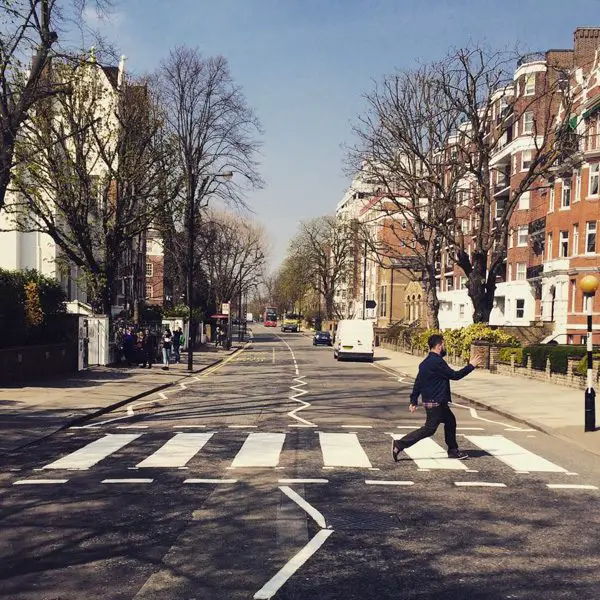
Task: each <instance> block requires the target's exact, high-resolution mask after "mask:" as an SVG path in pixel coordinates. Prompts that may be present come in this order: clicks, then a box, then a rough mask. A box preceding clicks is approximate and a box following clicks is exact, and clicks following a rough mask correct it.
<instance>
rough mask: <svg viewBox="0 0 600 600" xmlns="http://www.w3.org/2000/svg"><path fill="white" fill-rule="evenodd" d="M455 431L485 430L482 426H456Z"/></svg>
mask: <svg viewBox="0 0 600 600" xmlns="http://www.w3.org/2000/svg"><path fill="white" fill-rule="evenodd" d="M456 430H457V431H485V428H484V427H457V428H456Z"/></svg>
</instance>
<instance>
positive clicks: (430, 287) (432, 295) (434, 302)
mask: <svg viewBox="0 0 600 600" xmlns="http://www.w3.org/2000/svg"><path fill="white" fill-rule="evenodd" d="M430 264H432V265H433V264H434V262H433V261H432V262H431V263H430ZM423 282H424V284H425V306H426V307H427V327H428V328H430V329H439V328H440V319H439V312H440V301H439V299H438V295H437V287H436V283H437V282H436V279H435V269H427V272H426V273H425V277H424V278H423Z"/></svg>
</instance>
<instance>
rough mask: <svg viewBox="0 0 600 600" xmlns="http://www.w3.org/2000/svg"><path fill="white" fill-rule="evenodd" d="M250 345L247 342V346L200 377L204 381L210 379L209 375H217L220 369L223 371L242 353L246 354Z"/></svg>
mask: <svg viewBox="0 0 600 600" xmlns="http://www.w3.org/2000/svg"><path fill="white" fill-rule="evenodd" d="M250 343H251V342H246V345H245V346H244V347H243V348H242V349H241V350H238V351H237V352H234V353H233V354H232V355H231V356H228V357H227V358H226V359H225V360H224V361H223V362H221V363H219V364H218V365H215V366H214V367H209V368H208V369H206V371H203V372H202V374H201V376H200V377H201V378H202V379H204V378H205V377H208V376H209V375H212V374H213V373H216V372H217V371H218V370H219V369H222V368H223V367H224V366H225V365H226V364H228V363H229V362H231V361H232V360H233V359H234V358H237V357H238V356H240V354H242V352H244V351H245V350H246V349H247V348H248V346H249V345H250Z"/></svg>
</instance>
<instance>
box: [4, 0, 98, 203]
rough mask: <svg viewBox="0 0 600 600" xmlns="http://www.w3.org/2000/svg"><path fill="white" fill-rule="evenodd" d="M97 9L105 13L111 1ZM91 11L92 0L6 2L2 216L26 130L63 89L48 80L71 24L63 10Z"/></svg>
mask: <svg viewBox="0 0 600 600" xmlns="http://www.w3.org/2000/svg"><path fill="white" fill-rule="evenodd" d="M91 4H92V5H93V6H95V8H96V9H97V10H99V11H104V10H105V9H107V8H109V7H110V0H95V1H93V2H91ZM85 6H86V0H73V1H71V2H68V1H63V2H60V1H59V0H0V211H2V209H3V208H4V203H5V196H6V190H7V188H8V185H9V183H10V179H11V171H12V167H13V160H14V152H15V144H16V142H17V136H18V133H19V130H20V128H21V126H22V125H23V123H24V122H25V121H26V119H27V117H28V115H29V112H30V110H31V109H32V107H34V106H35V104H36V103H37V102H39V101H40V100H43V99H45V98H48V97H49V96H51V95H53V94H56V93H57V92H59V91H61V89H62V87H63V86H62V83H61V84H59V85H58V86H57V85H56V84H57V82H55V81H53V80H51V79H50V78H48V77H47V68H48V65H49V63H50V60H51V58H52V56H53V53H54V47H55V45H56V44H57V41H58V33H57V31H58V29H59V27H60V25H61V24H64V22H65V19H64V18H63V14H61V13H62V12H63V11H61V9H68V10H69V11H74V12H75V14H76V15H77V14H79V15H81V13H82V11H83V9H84V8H85ZM32 57H33V58H32Z"/></svg>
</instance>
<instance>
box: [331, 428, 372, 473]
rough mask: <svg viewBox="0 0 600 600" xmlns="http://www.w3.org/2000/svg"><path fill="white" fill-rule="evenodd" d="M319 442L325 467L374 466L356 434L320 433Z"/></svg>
mask: <svg viewBox="0 0 600 600" xmlns="http://www.w3.org/2000/svg"><path fill="white" fill-rule="evenodd" d="M319 442H320V444H321V452H322V453H323V464H324V466H325V467H362V468H365V467H366V468H370V467H371V466H372V465H371V461H370V460H369V457H368V456H367V455H366V453H365V451H364V450H363V448H362V446H361V445H360V442H359V441H358V437H357V435H356V434H355V433H323V432H322V431H320V432H319Z"/></svg>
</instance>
